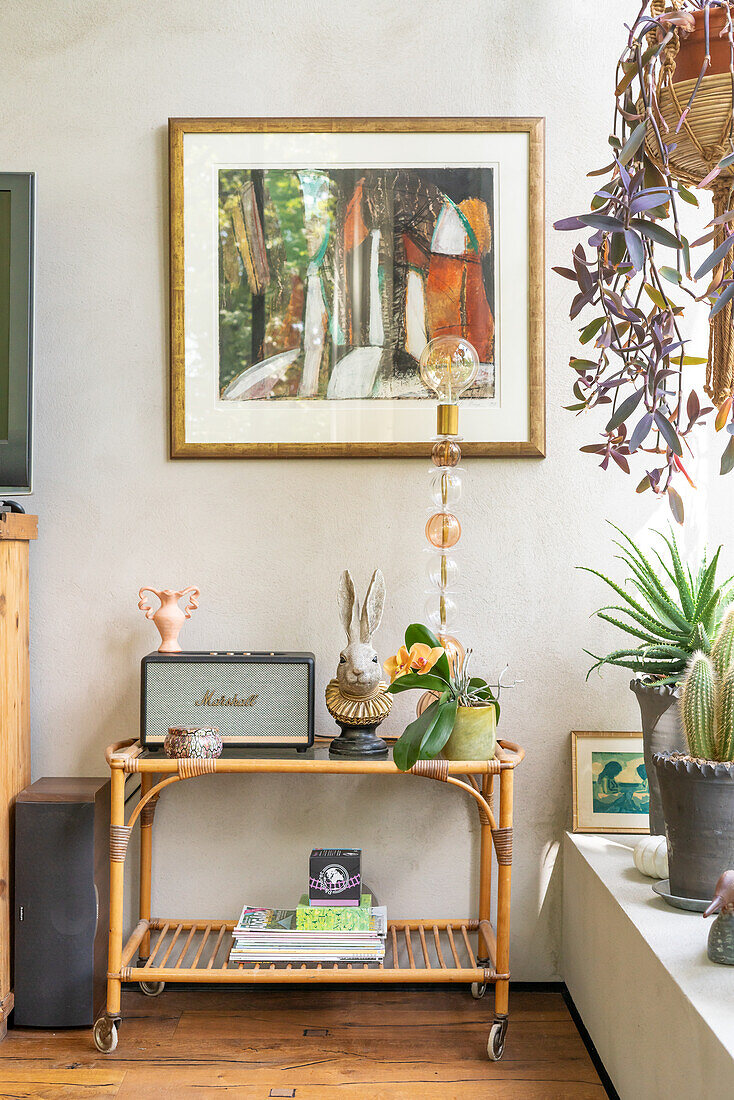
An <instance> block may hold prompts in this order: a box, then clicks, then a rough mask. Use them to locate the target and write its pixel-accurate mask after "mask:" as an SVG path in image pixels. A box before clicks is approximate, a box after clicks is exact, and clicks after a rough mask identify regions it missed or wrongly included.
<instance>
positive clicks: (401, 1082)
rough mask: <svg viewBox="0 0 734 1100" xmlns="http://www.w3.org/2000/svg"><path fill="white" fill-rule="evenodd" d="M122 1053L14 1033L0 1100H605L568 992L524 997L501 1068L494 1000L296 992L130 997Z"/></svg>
mask: <svg viewBox="0 0 734 1100" xmlns="http://www.w3.org/2000/svg"><path fill="white" fill-rule="evenodd" d="M123 1015H124V1022H123V1025H122V1028H121V1030H120V1041H119V1045H118V1048H117V1050H116V1051H115V1052H114V1053H113V1054H111V1055H107V1056H105V1055H101V1054H99V1053H98V1052H97V1051H96V1050H95V1049H94V1046H93V1043H92V1038H91V1032H90V1031H59V1032H45V1031H32V1030H29V1029H11V1030H10V1031H9V1033H8V1037H7V1039H6V1040H5V1042H3V1043H0V1097H2V1098H5V1097H17V1098H19V1100H26V1098H28V1100H30V1098H31V1097H39V1098H42V1100H66V1098H67V1097H79V1098H82V1100H84V1098H88V1097H96V1096H100V1097H116V1098H117V1100H148V1098H150V1100H168V1098H169V1097H170V1098H171V1100H173V1098H174V1097H175V1098H177V1100H178V1098H182V1100H189V1098H191V1100H193V1098H198V1097H202V1096H213V1097H217V1096H219V1095H221V1096H222V1097H225V1096H226V1098H227V1100H232V1098H239V1097H242V1100H249V1098H251V1097H253V1098H254V1097H258V1098H266V1097H269V1094H270V1091H271V1090H278V1089H280V1090H283V1089H289V1088H293V1089H295V1090H296V1092H295V1100H315V1098H317V1097H318V1100H331V1098H332V1097H336V1096H337V1094H338V1096H339V1097H341V1098H342V1100H362V1098H363V1097H365V1096H369V1097H370V1100H381V1098H385V1100H388V1098H389V1100H399V1098H403V1097H405V1098H410V1100H413V1098H415V1100H423V1098H424V1097H425V1098H426V1100H438V1098H439V1097H440V1100H451V1098H452V1097H457V1098H458V1100H464V1098H466V1100H473V1098H474V1097H477V1098H479V1097H482V1100H506V1098H507V1100H604V1097H605V1093H604V1089H603V1087H602V1085H601V1083H600V1081H599V1079H598V1077H597V1074H596V1072H595V1070H594V1067H593V1065H592V1063H591V1060H590V1058H589V1056H588V1054H587V1052H586V1049H585V1047H584V1045H583V1043H582V1041H581V1038H580V1036H579V1034H578V1032H577V1031H576V1028H575V1026H574V1024H573V1021H572V1020H571V1017H570V1015H569V1013H568V1010H567V1009H566V1006H565V1004H564V1003H563V1000H562V998H561V996H560V994H558V993H528V992H522V993H513V994H512V998H511V1004H510V1026H509V1031H508V1036H507V1046H506V1050H505V1055H504V1058H503V1059H502V1061H500V1062H490V1061H489V1060H488V1058H487V1055H486V1042H487V1035H488V1032H489V1027H490V1024H491V1020H492V1015H493V1003H492V994H491V990H490V991H489V992H488V993H487V996H486V997H485V998H484V1000H482V1001H474V1000H473V999H472V998H471V996H470V995H469V992H468V990H467V989H466V988H465V987H451V988H439V989H437V988H418V989H416V988H415V987H413V988H412V989H403V988H400V987H396V988H392V987H391V988H389V989H387V990H384V989H383V990H380V989H374V988H367V987H366V988H364V989H359V988H357V989H355V988H350V989H345V988H343V987H342V988H331V987H327V988H324V987H314V986H310V987H309V986H304V987H300V986H295V987H291V988H280V987H271V988H263V987H251V988H239V989H237V988H236V989H226V990H223V989H196V990H192V989H183V990H182V989H178V988H176V987H170V986H169V987H168V988H167V989H166V991H165V992H164V993H163V994H162V996H160V997H157V998H148V997H145V996H143V995H142V994H140V993H137V992H132V991H126V992H125V993H124V995H123Z"/></svg>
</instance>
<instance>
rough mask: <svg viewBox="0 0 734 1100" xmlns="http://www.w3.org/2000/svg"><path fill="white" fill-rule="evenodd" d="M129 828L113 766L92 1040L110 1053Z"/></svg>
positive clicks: (121, 776) (120, 774)
mask: <svg viewBox="0 0 734 1100" xmlns="http://www.w3.org/2000/svg"><path fill="white" fill-rule="evenodd" d="M129 834H130V831H129V829H127V827H126V826H125V772H124V771H123V770H122V768H121V767H113V768H112V797H111V811H110V937H109V947H108V955H107V1011H106V1013H105V1015H104V1016H100V1018H99V1019H98V1020H97V1022H96V1023H95V1025H94V1042H95V1045H96V1047H97V1049H98V1050H101V1051H103V1052H104V1053H109V1052H110V1051H112V1050H114V1049H115V1047H116V1046H117V1024H119V1022H120V1019H121V1017H120V996H121V991H122V982H121V980H120V968H121V965H122V921H123V912H122V906H123V888H124V878H125V852H126V850H127V839H128V837H129Z"/></svg>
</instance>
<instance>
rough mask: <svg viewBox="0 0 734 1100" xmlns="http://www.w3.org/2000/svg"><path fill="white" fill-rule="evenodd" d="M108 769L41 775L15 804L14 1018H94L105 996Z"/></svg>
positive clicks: (52, 1022) (32, 1022) (69, 1021)
mask: <svg viewBox="0 0 734 1100" xmlns="http://www.w3.org/2000/svg"><path fill="white" fill-rule="evenodd" d="M109 822H110V781H109V779H67V778H47V779H39V780H37V781H36V782H35V783H32V784H31V785H30V787H26V789H25V790H24V791H21V793H20V794H19V795H18V799H17V802H16V805H15V953H14V957H15V969H14V992H15V1011H14V1016H13V1022H14V1024H16V1025H17V1026H18V1027H91V1026H92V1024H93V1023H94V1020H95V1017H96V1014H97V1009H99V1008H100V1007H101V1006H102V1004H103V1002H104V999H105V981H106V973H107V933H108V930H109V911H110V870H109V867H110V865H109V833H110V825H109Z"/></svg>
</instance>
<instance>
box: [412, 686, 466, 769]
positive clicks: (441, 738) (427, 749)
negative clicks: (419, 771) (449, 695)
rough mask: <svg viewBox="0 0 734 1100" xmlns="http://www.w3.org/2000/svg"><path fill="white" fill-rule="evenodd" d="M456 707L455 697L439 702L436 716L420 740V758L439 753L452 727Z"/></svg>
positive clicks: (430, 757)
mask: <svg viewBox="0 0 734 1100" xmlns="http://www.w3.org/2000/svg"><path fill="white" fill-rule="evenodd" d="M457 707H458V704H457V702H456V700H455V699H448V700H447V701H446V702H445V703H439V706H438V717H437V718H436V721H435V723H434V724H433V726H432V727H431V729H429V730H428V732H427V733H426V734H425V735H424V737H423V740H422V742H421V747H420V756H421V758H422V759H425V760H430V759H432V758H433V757H434V756H437V755H438V753H440V751H441V749H442V748H443V747H444V745H445V744H446V742H447V741H448V739H449V737H450V736H451V731H452V730H453V728H454V722H455V721H456V711H457Z"/></svg>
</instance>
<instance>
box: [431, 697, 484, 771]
mask: <svg viewBox="0 0 734 1100" xmlns="http://www.w3.org/2000/svg"><path fill="white" fill-rule="evenodd" d="M496 714H497V712H496V710H495V708H494V706H493V705H491V704H490V705H489V706H484V707H459V708H458V710H457V711H456V721H455V722H454V728H453V729H452V731H451V736H450V737H449V739H448V741H447V742H446V744H445V745H444V747H443V750H442V751H443V755H444V756H445V757H446V759H447V760H491V759H492V757H493V756H494V746H495V744H496V742H497V736H496V730H497V719H496Z"/></svg>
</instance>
